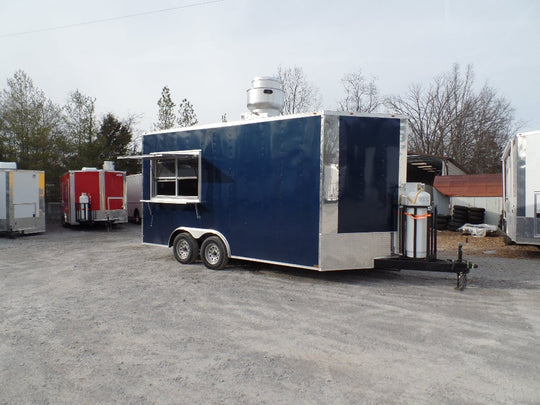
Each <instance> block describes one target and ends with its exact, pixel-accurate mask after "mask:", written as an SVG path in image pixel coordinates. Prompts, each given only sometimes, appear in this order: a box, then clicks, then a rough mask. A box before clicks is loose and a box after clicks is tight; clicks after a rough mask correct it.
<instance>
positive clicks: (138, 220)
mask: <svg viewBox="0 0 540 405" xmlns="http://www.w3.org/2000/svg"><path fill="white" fill-rule="evenodd" d="M133 222H135V223H136V224H137V225H140V224H141V215H140V214H139V210H135V212H134V213H133Z"/></svg>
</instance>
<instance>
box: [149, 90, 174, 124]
mask: <svg viewBox="0 0 540 405" xmlns="http://www.w3.org/2000/svg"><path fill="white" fill-rule="evenodd" d="M157 105H158V108H159V110H158V122H156V123H154V128H155V129H156V130H162V129H169V128H172V127H173V126H174V121H176V114H175V112H174V107H175V106H176V105H175V104H174V102H173V101H172V98H171V92H170V90H169V88H168V87H167V86H165V87H163V90H161V98H160V99H159V100H158V102H157Z"/></svg>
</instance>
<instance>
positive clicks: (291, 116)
mask: <svg viewBox="0 0 540 405" xmlns="http://www.w3.org/2000/svg"><path fill="white" fill-rule="evenodd" d="M323 115H338V116H353V117H373V118H396V119H408V118H409V117H407V116H405V115H397V114H379V113H354V112H344V111H327V110H324V111H314V112H311V113H300V114H289V115H279V116H276V117H260V118H250V119H245V120H236V121H230V122H216V123H213V124H201V125H193V126H191V127H178V128H170V129H166V130H161V131H152V132H146V133H144V134H143V136H145V135H153V134H163V133H171V132H182V131H190V130H194V129H211V128H223V127H232V126H237V125H248V124H251V123H256V122H268V121H281V120H288V119H294V118H301V117H313V116H323Z"/></svg>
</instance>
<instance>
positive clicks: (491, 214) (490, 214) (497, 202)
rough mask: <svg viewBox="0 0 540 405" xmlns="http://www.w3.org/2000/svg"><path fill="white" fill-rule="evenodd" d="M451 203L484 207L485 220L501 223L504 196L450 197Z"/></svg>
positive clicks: (486, 221)
mask: <svg viewBox="0 0 540 405" xmlns="http://www.w3.org/2000/svg"><path fill="white" fill-rule="evenodd" d="M450 205H451V207H453V206H454V205H463V206H466V207H476V208H484V209H485V210H486V212H485V217H484V222H485V223H486V224H489V225H495V226H498V225H499V218H500V216H501V213H502V207H503V199H502V197H450Z"/></svg>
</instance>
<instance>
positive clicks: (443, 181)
mask: <svg viewBox="0 0 540 405" xmlns="http://www.w3.org/2000/svg"><path fill="white" fill-rule="evenodd" d="M433 187H435V188H436V189H437V190H438V191H439V192H441V193H442V194H444V195H446V196H449V197H457V196H459V197H501V196H502V191H503V189H502V173H495V174H470V175H464V176H436V177H435V180H434V182H433Z"/></svg>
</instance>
